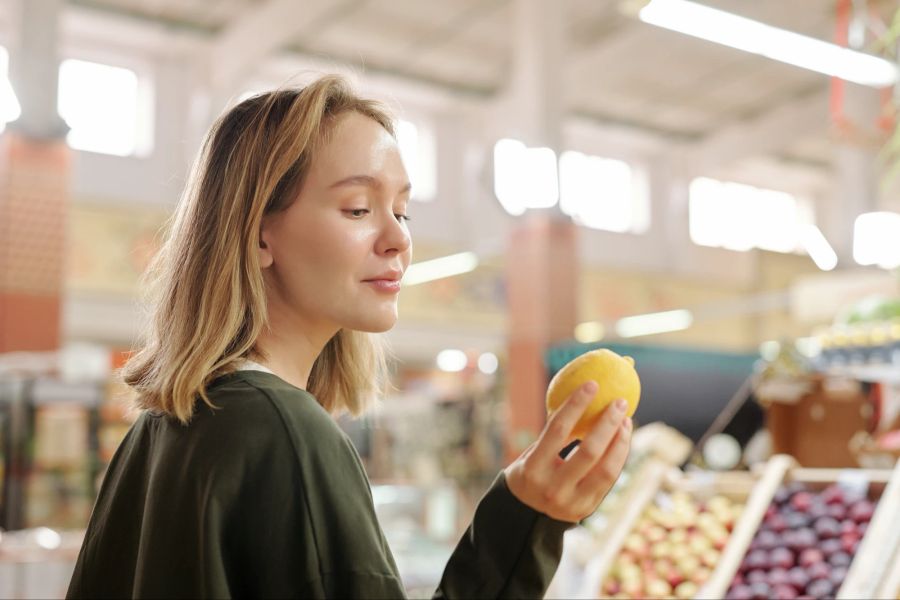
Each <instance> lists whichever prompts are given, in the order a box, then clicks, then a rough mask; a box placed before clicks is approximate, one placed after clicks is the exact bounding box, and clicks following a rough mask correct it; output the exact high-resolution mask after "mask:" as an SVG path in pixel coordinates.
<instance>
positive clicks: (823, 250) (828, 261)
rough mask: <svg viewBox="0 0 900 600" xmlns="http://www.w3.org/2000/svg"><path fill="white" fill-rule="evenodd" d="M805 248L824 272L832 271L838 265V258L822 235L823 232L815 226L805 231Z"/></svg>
mask: <svg viewBox="0 0 900 600" xmlns="http://www.w3.org/2000/svg"><path fill="white" fill-rule="evenodd" d="M803 247H804V248H806V251H807V252H808V253H809V257H810V258H811V259H813V262H814V263H816V266H817V267H819V268H820V269H822V270H823V271H831V270H832V269H834V268H835V267H836V266H837V264H838V257H837V254H836V253H835V251H834V248H832V247H831V244H829V243H828V240H827V239H825V236H824V235H822V231H821V230H820V229H819V228H818V227H816V226H815V225H807V226H806V227H805V228H804V230H803Z"/></svg>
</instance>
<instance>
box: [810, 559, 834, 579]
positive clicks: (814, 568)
mask: <svg viewBox="0 0 900 600" xmlns="http://www.w3.org/2000/svg"><path fill="white" fill-rule="evenodd" d="M830 573H831V567H829V566H828V563H824V562H817V563H813V564H811V565H809V566H808V567H807V568H806V574H807V575H809V578H810V579H828V575H829V574H830Z"/></svg>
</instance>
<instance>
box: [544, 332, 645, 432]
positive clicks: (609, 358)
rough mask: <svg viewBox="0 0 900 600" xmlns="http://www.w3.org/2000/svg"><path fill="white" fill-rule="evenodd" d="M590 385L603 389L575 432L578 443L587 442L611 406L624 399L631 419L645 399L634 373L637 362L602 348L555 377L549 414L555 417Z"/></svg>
mask: <svg viewBox="0 0 900 600" xmlns="http://www.w3.org/2000/svg"><path fill="white" fill-rule="evenodd" d="M588 381H596V382H597V386H598V388H599V389H598V390H597V393H596V394H595V395H594V399H593V400H592V401H591V403H590V405H588V407H587V408H586V409H585V411H584V414H583V415H582V416H581V419H579V421H578V424H577V425H575V429H574V430H573V431H572V435H573V436H574V437H576V438H578V439H584V436H585V435H587V433H588V432H589V431H590V430H591V428H592V427H593V426H594V424H595V423H596V422H597V419H598V418H599V417H600V414H601V413H602V412H603V409H605V408H606V407H607V406H608V405H609V403H610V402H613V401H614V400H617V399H619V398H624V399H625V400H626V401H627V402H628V410H627V411H626V412H627V414H628V416H629V417H630V416H632V415H634V411H635V410H637V406H638V402H639V401H640V399H641V380H640V379H638V374H637V371H635V369H634V359H633V358H631V357H630V356H619V355H618V354H616V353H615V352H613V351H612V350H607V349H605V348H601V349H599V350H591V351H590V352H586V353H584V354H582V355H581V356H579V357H577V358H575V359H573V360H572V361H570V362H569V363H568V364H567V365H566V366H564V367H563V368H562V369H560V370H559V372H558V373H557V374H556V375H554V376H553V379H551V380H550V386H549V387H548V388H547V412H548V413H549V414H551V415H552V414H553V413H554V412H555V411H556V410H557V409H559V407H560V406H562V404H563V403H564V402H565V401H566V399H567V398H568V397H569V396H571V395H572V393H573V392H574V391H575V390H577V389H578V388H579V387H581V386H582V385H584V384H585V383H587V382H588Z"/></svg>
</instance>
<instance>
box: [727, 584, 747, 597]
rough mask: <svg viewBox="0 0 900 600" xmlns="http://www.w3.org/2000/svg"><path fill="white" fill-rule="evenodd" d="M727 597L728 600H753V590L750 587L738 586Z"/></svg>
mask: <svg viewBox="0 0 900 600" xmlns="http://www.w3.org/2000/svg"><path fill="white" fill-rule="evenodd" d="M725 597H726V598H728V600H752V599H753V590H751V589H750V586H749V585H736V586H734V587H733V588H731V590H729V592H728V595H727V596H725Z"/></svg>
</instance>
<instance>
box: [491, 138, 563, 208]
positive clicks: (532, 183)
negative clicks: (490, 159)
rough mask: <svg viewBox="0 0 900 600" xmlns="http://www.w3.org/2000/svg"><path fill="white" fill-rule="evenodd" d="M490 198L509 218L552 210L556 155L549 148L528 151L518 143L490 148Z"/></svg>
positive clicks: (556, 195) (504, 142) (556, 184)
mask: <svg viewBox="0 0 900 600" xmlns="http://www.w3.org/2000/svg"><path fill="white" fill-rule="evenodd" d="M494 195H495V196H497V200H499V201H500V204H501V205H502V206H503V209H504V210H506V212H508V213H509V214H511V215H521V214H523V213H524V212H525V211H526V210H527V209H529V208H551V207H553V206H556V203H557V202H559V174H558V169H557V161H556V153H555V152H554V151H553V150H552V149H551V148H529V147H527V146H526V145H525V144H523V143H522V142H520V141H518V140H512V139H502V140H499V141H498V142H497V143H496V144H494Z"/></svg>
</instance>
